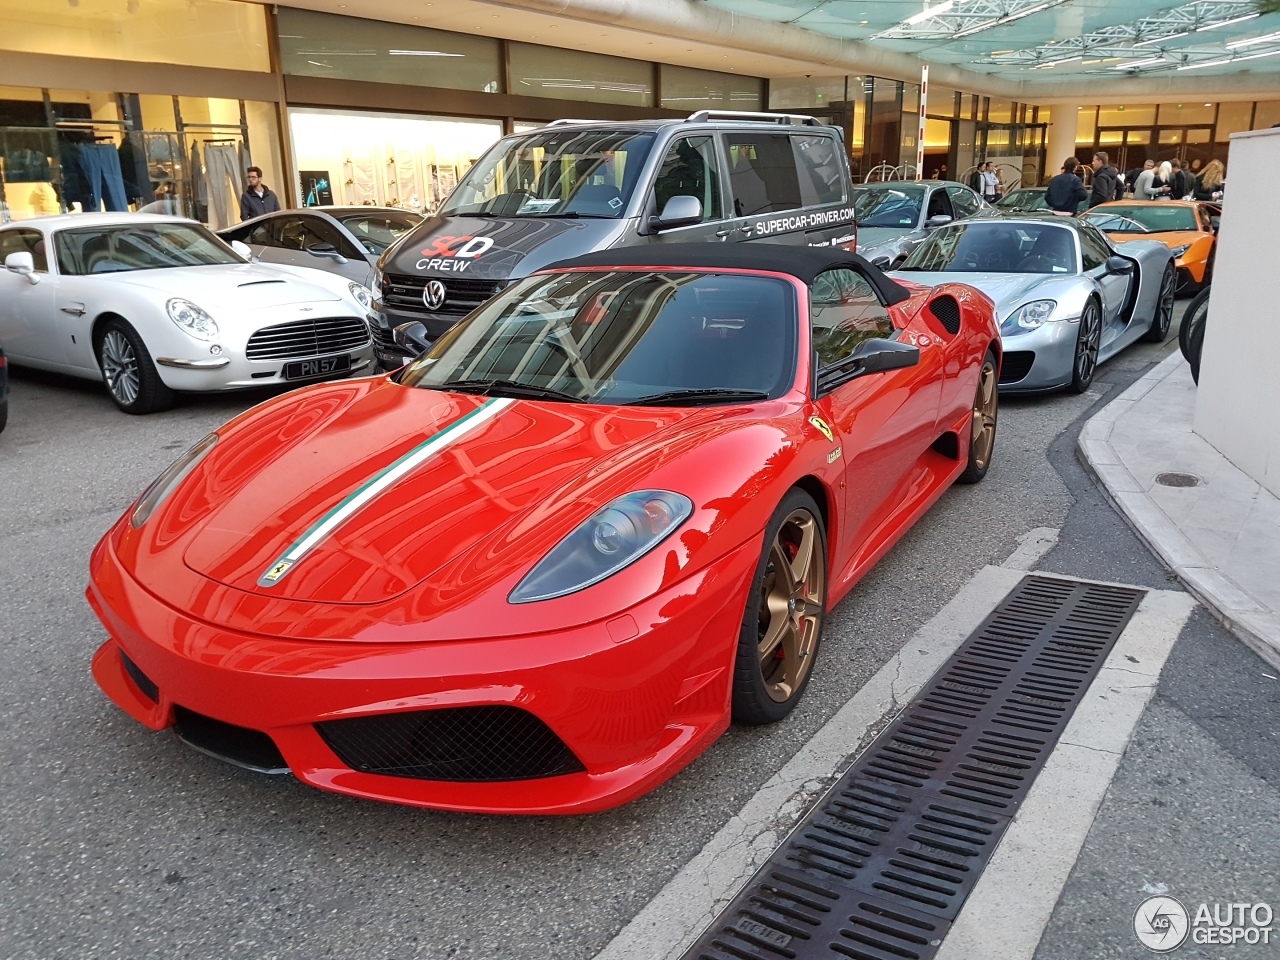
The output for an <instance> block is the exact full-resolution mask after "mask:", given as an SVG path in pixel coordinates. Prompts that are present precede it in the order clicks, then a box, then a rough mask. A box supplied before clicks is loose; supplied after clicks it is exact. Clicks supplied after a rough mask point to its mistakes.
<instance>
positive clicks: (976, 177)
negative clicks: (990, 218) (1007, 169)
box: [969, 160, 1004, 203]
mask: <svg viewBox="0 0 1280 960" xmlns="http://www.w3.org/2000/svg"><path fill="white" fill-rule="evenodd" d="M969 186H970V187H971V188H972V189H973V192H974V193H976V194H978V195H979V196H981V197H982V199H983V200H985V201H987V203H995V202H996V201H997V200H999V199H1000V198H1001V197H1002V196H1004V175H1003V174H1002V173H1001V172H1000V171H999V170H997V169H996V168H995V166H994V165H993V164H992V163H991V161H990V160H984V161H982V163H980V164H978V165H977V166H976V167H974V169H973V173H971V174H970V175H969Z"/></svg>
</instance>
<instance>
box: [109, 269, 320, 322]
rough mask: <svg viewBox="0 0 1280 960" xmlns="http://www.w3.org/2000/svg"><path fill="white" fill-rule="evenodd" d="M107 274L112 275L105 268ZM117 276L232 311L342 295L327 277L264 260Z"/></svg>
mask: <svg viewBox="0 0 1280 960" xmlns="http://www.w3.org/2000/svg"><path fill="white" fill-rule="evenodd" d="M103 276H108V275H106V274H104V275H103ZM109 276H111V279H112V281H113V282H116V283H124V284H128V285H129V286H131V287H142V288H144V289H146V290H148V291H152V292H154V293H156V294H159V295H161V296H164V297H166V298H168V297H173V296H180V297H182V298H183V299H185V300H190V301H191V302H192V303H195V304H196V305H197V306H200V307H203V308H204V309H206V310H210V311H212V310H215V309H217V308H223V309H226V310H227V311H229V312H231V313H233V314H234V313H235V312H236V311H240V310H261V309H265V308H270V307H279V306H284V305H286V304H290V303H312V302H315V301H320V300H341V299H342V297H341V296H340V295H339V294H338V293H337V292H336V291H334V290H333V289H332V288H331V287H328V286H325V285H324V282H323V278H322V277H318V278H317V280H318V281H319V282H316V281H311V280H306V279H303V278H302V277H300V276H298V275H297V274H295V273H291V272H289V271H285V270H276V269H275V268H273V267H269V266H267V265H266V264H260V263H225V264H224V263H219V264H210V265H208V266H203V267H173V268H170V269H167V270H136V271H131V272H129V273H120V274H113V275H109Z"/></svg>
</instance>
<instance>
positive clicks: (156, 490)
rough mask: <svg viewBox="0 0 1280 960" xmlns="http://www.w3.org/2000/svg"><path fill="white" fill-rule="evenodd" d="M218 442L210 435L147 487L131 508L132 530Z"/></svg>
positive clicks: (139, 525) (145, 520)
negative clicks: (135, 504)
mask: <svg viewBox="0 0 1280 960" xmlns="http://www.w3.org/2000/svg"><path fill="white" fill-rule="evenodd" d="M217 442H218V435H217V434H216V433H211V434H209V435H208V436H207V437H205V438H204V439H203V440H201V441H200V442H199V443H197V444H196V445H195V446H194V447H192V448H191V449H190V450H188V451H187V452H186V453H184V454H183V455H182V456H180V457H179V458H178V459H177V460H175V461H173V463H171V464H169V466H168V469H166V470H165V472H164V473H162V474H160V476H158V477H156V479H155V480H154V481H153V482H152V484H151V486H149V487H147V489H146V490H145V491H143V494H142V496H141V497H139V498H138V504H137V506H135V507H134V508H133V513H132V514H131V515H130V516H129V522H130V523H132V524H133V527H134V529H135V530H136V529H137V528H138V527H141V526H142V525H143V524H144V523H146V522H147V518H149V517H150V516H151V514H152V513H154V512H155V509H156V507H158V506H160V504H161V503H162V502H164V498H165V497H167V496H169V494H171V493H173V491H174V490H175V489H176V488H177V486H178V484H180V483H181V482H182V481H183V480H184V479H186V476H187V474H189V473H190V472H191V471H192V470H194V469H195V468H196V464H198V463H199V462H200V461H201V460H203V459H204V456H205V454H206V453H208V452H209V451H210V450H212V449H213V445H214V444H215V443H217Z"/></svg>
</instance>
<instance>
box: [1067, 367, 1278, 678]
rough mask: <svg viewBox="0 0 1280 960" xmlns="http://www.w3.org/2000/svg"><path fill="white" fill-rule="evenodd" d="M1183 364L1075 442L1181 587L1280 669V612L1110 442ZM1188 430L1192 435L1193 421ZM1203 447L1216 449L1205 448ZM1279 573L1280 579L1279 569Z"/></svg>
mask: <svg viewBox="0 0 1280 960" xmlns="http://www.w3.org/2000/svg"><path fill="white" fill-rule="evenodd" d="M1185 363H1186V361H1184V360H1183V358H1182V355H1181V354H1180V353H1178V352H1177V351H1174V352H1173V353H1171V354H1170V355H1169V356H1168V357H1166V358H1165V359H1164V360H1163V361H1162V362H1160V363H1159V364H1157V365H1156V366H1155V367H1153V368H1152V369H1151V370H1149V371H1148V372H1147V373H1146V374H1145V375H1143V376H1142V377H1140V378H1139V379H1138V380H1137V381H1136V382H1135V383H1134V384H1133V385H1132V386H1131V387H1130V388H1129V389H1128V390H1126V391H1125V392H1124V393H1122V394H1121V395H1120V396H1118V397H1116V399H1115V400H1112V401H1111V402H1110V403H1108V404H1107V405H1106V406H1105V407H1103V408H1102V410H1100V411H1099V412H1098V413H1097V414H1095V415H1094V416H1093V417H1092V418H1091V419H1090V420H1089V421H1088V422H1087V423H1085V425H1084V429H1083V430H1081V431H1080V439H1079V440H1078V441H1077V450H1078V453H1079V455H1080V459H1081V461H1082V462H1083V463H1084V465H1085V467H1086V468H1088V470H1089V471H1090V472H1091V473H1093V475H1094V476H1095V477H1096V478H1097V480H1098V483H1099V485H1100V486H1101V487H1102V489H1103V490H1104V491H1105V492H1106V495H1107V499H1108V500H1110V501H1111V503H1112V505H1113V506H1114V507H1115V508H1116V509H1117V510H1118V511H1119V512H1120V514H1121V515H1122V516H1124V518H1125V519H1126V520H1127V521H1128V522H1129V525H1130V526H1131V527H1132V528H1133V529H1134V531H1135V532H1136V533H1137V534H1138V536H1139V537H1140V538H1141V539H1142V541H1143V542H1144V543H1146V545H1147V546H1148V547H1149V548H1150V549H1151V551H1152V552H1153V553H1155V554H1156V556H1158V557H1159V558H1160V559H1161V560H1163V561H1164V563H1165V565H1166V566H1168V567H1169V568H1170V569H1171V570H1172V571H1173V572H1174V573H1176V574H1177V575H1178V578H1179V579H1180V580H1181V581H1182V583H1183V585H1184V586H1186V588H1187V589H1188V590H1189V591H1190V592H1191V593H1192V594H1193V595H1194V596H1195V597H1196V599H1198V600H1199V601H1200V602H1201V603H1203V604H1204V605H1205V606H1206V607H1207V608H1208V609H1209V611H1210V612H1212V613H1213V614H1214V616H1216V617H1217V618H1218V619H1219V620H1221V621H1222V623H1223V624H1224V625H1225V626H1226V627H1227V629H1228V630H1230V631H1231V632H1232V633H1233V634H1235V635H1236V636H1237V637H1238V638H1239V639H1240V640H1242V641H1243V642H1244V643H1245V645H1246V646H1248V647H1249V648H1250V649H1251V650H1253V651H1254V652H1255V653H1257V654H1258V655H1259V656H1260V657H1262V658H1263V659H1264V660H1266V661H1267V662H1268V663H1269V664H1271V665H1272V666H1274V667H1276V668H1280V611H1276V610H1273V609H1271V608H1269V607H1268V606H1266V605H1265V604H1264V603H1261V602H1260V601H1258V600H1256V599H1254V598H1253V597H1252V596H1250V595H1249V593H1248V592H1247V591H1245V590H1244V589H1242V588H1241V587H1240V585H1239V584H1237V583H1236V582H1235V581H1234V580H1232V579H1231V578H1230V577H1227V576H1225V575H1224V574H1223V573H1222V572H1221V571H1220V570H1218V569H1217V568H1216V567H1215V566H1214V565H1213V564H1212V563H1211V562H1210V561H1209V560H1208V559H1207V558H1206V557H1205V556H1204V554H1203V553H1202V552H1201V550H1200V549H1199V547H1197V546H1196V544H1195V543H1193V542H1192V541H1191V539H1190V538H1188V537H1187V536H1186V535H1185V534H1184V533H1183V531H1182V530H1181V529H1180V528H1179V527H1178V525H1177V524H1176V523H1174V521H1173V520H1172V519H1171V518H1170V517H1169V516H1168V514H1166V513H1165V512H1164V510H1162V509H1161V507H1160V506H1159V504H1157V503H1156V502H1155V500H1153V499H1152V498H1151V496H1150V495H1149V494H1148V492H1147V490H1148V486H1147V485H1148V484H1149V483H1150V482H1151V481H1152V480H1153V479H1154V478H1151V477H1146V478H1138V477H1135V476H1134V475H1133V474H1132V473H1131V472H1130V471H1129V469H1128V467H1126V466H1125V463H1124V458H1122V457H1121V456H1120V454H1119V453H1118V451H1117V450H1116V448H1115V447H1114V446H1113V445H1112V442H1111V434H1112V429H1113V427H1114V426H1115V424H1116V423H1118V422H1119V421H1120V420H1122V419H1123V418H1125V417H1127V416H1130V415H1132V414H1133V413H1134V412H1135V410H1136V409H1137V407H1138V405H1139V404H1140V403H1141V402H1142V401H1143V399H1144V398H1145V397H1146V396H1147V394H1149V393H1150V392H1151V391H1152V390H1153V389H1155V387H1157V386H1158V385H1159V384H1161V383H1163V382H1164V381H1165V380H1166V379H1168V378H1169V377H1170V376H1171V375H1172V374H1173V373H1174V372H1175V371H1177V370H1178V369H1179V368H1180V367H1182V366H1184V365H1185ZM1179 426H1182V424H1179ZM1185 427H1186V432H1187V433H1188V434H1190V433H1191V432H1192V428H1191V423H1190V421H1188V422H1187V423H1186V424H1185ZM1205 446H1206V447H1207V448H1208V449H1209V450H1212V449H1213V448H1212V447H1210V446H1209V445H1208V444H1207V443H1206V444H1205ZM1213 452H1214V453H1215V454H1217V452H1216V451H1213ZM1217 456H1218V457H1219V458H1221V460H1222V462H1223V464H1224V465H1225V466H1224V468H1225V469H1231V470H1236V468H1235V467H1234V466H1231V465H1230V462H1229V461H1227V459H1226V458H1225V457H1222V455H1221V454H1217ZM1237 472H1238V471H1237ZM1278 556H1280V553H1278ZM1276 572H1277V576H1280V567H1278V568H1277V571H1276Z"/></svg>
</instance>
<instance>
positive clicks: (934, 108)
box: [924, 84, 956, 117]
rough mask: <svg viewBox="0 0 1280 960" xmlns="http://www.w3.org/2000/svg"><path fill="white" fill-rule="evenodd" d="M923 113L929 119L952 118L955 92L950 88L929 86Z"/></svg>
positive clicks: (954, 108) (954, 110) (954, 111)
mask: <svg viewBox="0 0 1280 960" xmlns="http://www.w3.org/2000/svg"><path fill="white" fill-rule="evenodd" d="M924 112H925V115H926V116H929V117H954V116H955V115H956V92H955V91H954V90H952V89H951V88H950V87H935V86H934V85H933V84H930V85H929V97H928V100H927V102H926V103H925V108H924Z"/></svg>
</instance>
